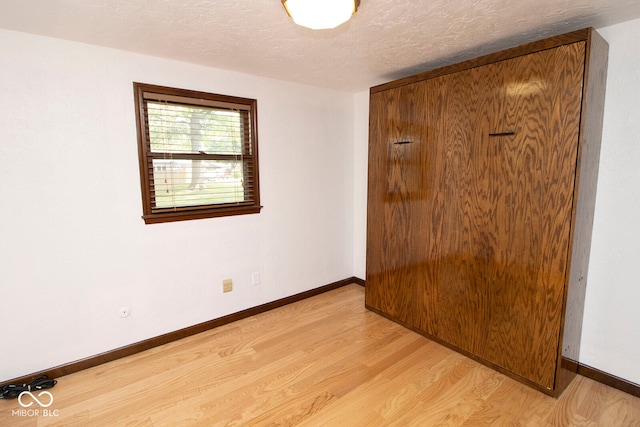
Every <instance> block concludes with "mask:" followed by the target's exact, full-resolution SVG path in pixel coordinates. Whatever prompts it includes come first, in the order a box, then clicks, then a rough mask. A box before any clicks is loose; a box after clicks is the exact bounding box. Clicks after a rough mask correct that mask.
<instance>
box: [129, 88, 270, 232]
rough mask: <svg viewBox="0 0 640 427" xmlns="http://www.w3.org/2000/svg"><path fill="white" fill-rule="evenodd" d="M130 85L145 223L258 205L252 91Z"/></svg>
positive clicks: (208, 215)
mask: <svg viewBox="0 0 640 427" xmlns="http://www.w3.org/2000/svg"><path fill="white" fill-rule="evenodd" d="M133 86H134V92H135V103H136V112H137V113H136V119H137V125H138V154H139V159H140V182H141V189H142V205H143V216H142V218H143V219H144V221H145V223H147V224H152V223H158V222H168V221H181V220H187V219H199V218H211V217H217V216H227V215H240V214H250V213H258V212H260V209H261V206H260V192H259V185H258V150H257V148H258V142H257V139H258V138H257V133H256V123H257V121H256V104H257V102H256V100H255V99H247V98H238V97H232V96H224V95H215V94H211V93H205V92H195V91H191V90H184V89H173V88H168V87H163V86H154V85H148V84H143V83H134V84H133Z"/></svg>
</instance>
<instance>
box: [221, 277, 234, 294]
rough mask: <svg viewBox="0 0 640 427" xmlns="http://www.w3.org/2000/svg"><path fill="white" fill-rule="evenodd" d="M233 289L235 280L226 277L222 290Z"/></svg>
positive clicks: (228, 290)
mask: <svg viewBox="0 0 640 427" xmlns="http://www.w3.org/2000/svg"><path fill="white" fill-rule="evenodd" d="M232 290H233V280H231V279H224V280H223V281H222V292H231V291H232Z"/></svg>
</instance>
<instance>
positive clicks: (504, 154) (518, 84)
mask: <svg viewBox="0 0 640 427" xmlns="http://www.w3.org/2000/svg"><path fill="white" fill-rule="evenodd" d="M583 63H584V43H574V44H571V45H567V46H562V47H559V48H556V49H553V50H547V51H543V52H539V53H535V54H532V55H528V56H526V57H521V58H516V59H512V60H509V61H503V62H501V63H497V64H494V65H491V66H488V67H486V69H487V72H488V73H491V74H492V75H493V76H495V77H494V78H495V80H496V81H498V82H500V84H498V85H497V86H496V87H497V88H498V90H500V91H501V92H502V94H501V96H504V100H505V102H503V103H501V104H500V106H499V110H500V109H504V110H502V111H498V115H497V116H496V117H505V119H504V120H505V121H507V122H508V121H513V122H512V123H509V124H507V126H510V127H513V129H514V130H515V134H514V135H513V136H511V137H505V138H499V139H498V140H493V141H490V142H493V143H496V144H499V146H498V147H495V150H496V152H495V153H496V155H495V156H494V157H493V159H494V160H493V161H494V163H493V165H492V168H491V169H492V180H491V181H492V182H491V184H490V185H491V186H493V187H494V191H496V192H498V191H501V192H502V193H501V194H500V197H499V198H498V199H497V200H496V215H495V217H494V222H493V225H492V227H491V228H492V229H493V231H494V232H495V233H496V239H495V241H496V242H497V243H498V244H497V246H496V248H495V249H496V250H495V251H494V253H495V254H496V257H495V259H494V262H495V264H494V266H495V268H496V270H497V272H496V273H492V274H490V275H489V276H491V275H493V276H494V277H495V279H494V282H493V283H492V284H491V286H492V289H491V292H490V295H491V305H490V307H491V316H490V322H489V323H488V325H487V327H488V330H487V341H486V348H485V349H484V351H483V352H481V354H482V355H483V356H484V357H486V358H487V359H488V360H491V361H493V362H494V363H496V364H498V365H500V366H503V367H505V368H506V369H508V370H510V371H512V372H514V373H516V374H518V375H521V376H524V377H526V378H529V379H530V380H532V381H534V382H536V383H538V384H541V385H543V386H544V387H547V388H549V389H552V388H553V387H554V383H555V366H556V363H557V358H558V346H559V344H560V343H559V339H560V336H559V331H560V330H561V325H562V321H563V316H562V313H563V311H562V303H563V297H564V283H565V276H566V274H567V265H568V264H567V259H568V242H569V238H570V230H571V209H572V198H573V188H574V178H575V164H576V156H577V146H578V131H579V123H580V106H581V100H582V97H581V93H582V75H583V66H582V64H583Z"/></svg>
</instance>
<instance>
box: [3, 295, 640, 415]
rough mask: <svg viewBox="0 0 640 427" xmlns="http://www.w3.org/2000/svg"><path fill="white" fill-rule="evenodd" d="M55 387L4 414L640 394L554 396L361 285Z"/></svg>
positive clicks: (533, 402) (611, 396)
mask: <svg viewBox="0 0 640 427" xmlns="http://www.w3.org/2000/svg"><path fill="white" fill-rule="evenodd" d="M49 391H50V392H51V394H52V395H53V397H54V402H53V404H52V405H51V406H50V407H48V408H46V409H47V410H48V416H44V415H43V411H44V408H40V407H38V405H37V404H35V403H34V405H32V407H30V408H28V409H33V410H35V408H34V407H37V408H38V409H37V410H39V416H30V415H29V414H22V415H21V414H19V412H16V411H20V410H21V409H23V408H21V407H20V405H19V404H18V401H17V400H0V426H12V427H13V426H16V427H21V426H101V427H102V426H192V425H193V426H245V425H246V426H291V425H296V426H298V425H299V426H367V427H371V426H489V425H491V426H503V425H508V426H607V427H610V426H625V427H628V426H640V398H637V397H634V396H631V395H629V394H626V393H623V392H621V391H618V390H616V389H613V388H610V387H608V386H605V385H602V384H600V383H597V382H594V381H592V380H589V379H587V378H584V377H581V376H578V377H577V379H576V380H575V381H574V382H573V383H572V384H571V385H570V386H569V388H568V389H567V390H566V391H565V393H564V394H563V395H562V397H561V398H560V399H553V398H551V397H548V396H546V395H544V394H542V393H539V392H537V391H535V390H532V389H530V388H528V387H526V386H524V385H522V384H520V383H518V382H516V381H514V380H512V379H510V378H508V377H506V376H504V375H502V374H499V373H497V372H495V371H493V370H491V369H489V368H487V367H485V366H483V365H480V364H479V363H476V362H474V361H472V360H470V359H468V358H466V357H464V356H461V355H459V354H458V353H455V352H453V351H451V350H449V349H447V348H445V347H443V346H441V345H439V344H437V343H435V342H432V341H430V340H428V339H426V338H424V337H423V336H421V335H419V334H416V333H414V332H412V331H409V330H407V329H405V328H403V327H401V326H399V325H397V324H395V323H393V322H391V321H389V320H387V319H385V318H383V317H380V316H378V315H376V314H374V313H372V312H369V311H367V310H366V309H365V308H364V288H362V287H360V286H358V285H348V286H345V287H342V288H340V289H337V290H334V291H331V292H327V293H325V294H322V295H319V296H316V297H312V298H309V299H306V300H304V301H300V302H297V303H294V304H291V305H288V306H285V307H281V308H279V309H276V310H272V311H270V312H267V313H263V314H260V315H257V316H253V317H250V318H247V319H244V320H240V321H238V322H235V323H232V324H228V325H225V326H222V327H219V328H217V329H214V330H211V331H207V332H204V333H202V334H199V335H194V336H192V337H189V338H185V339H183V340H180V341H176V342H172V343H169V344H166V345H163V346H161V347H156V348H154V349H151V350H148V351H145V352H143V353H139V354H136V355H133V356H130V357H127V358H124V359H120V360H116V361H113V362H110V363H107V364H104V365H101V366H97V367H94V368H91V369H87V370H85V371H82V372H77V373H75V374H71V375H67V376H65V377H61V378H58V384H57V385H56V387H55V388H53V389H51V390H49ZM43 400H46V397H43Z"/></svg>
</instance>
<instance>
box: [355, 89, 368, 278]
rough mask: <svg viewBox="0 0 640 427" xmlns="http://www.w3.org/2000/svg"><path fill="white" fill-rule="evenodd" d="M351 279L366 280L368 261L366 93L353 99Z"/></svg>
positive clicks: (359, 94)
mask: <svg viewBox="0 0 640 427" xmlns="http://www.w3.org/2000/svg"><path fill="white" fill-rule="evenodd" d="M354 109H355V132H354V138H353V140H354V144H353V147H354V153H355V155H354V164H353V175H354V209H353V214H354V218H355V221H354V225H355V229H354V233H353V234H354V239H353V263H354V276H356V277H359V278H361V279H365V278H366V261H367V221H366V219H367V181H368V179H369V178H368V175H367V174H368V164H369V163H368V156H369V91H366V92H361V93H358V94H356V95H355V96H354Z"/></svg>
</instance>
